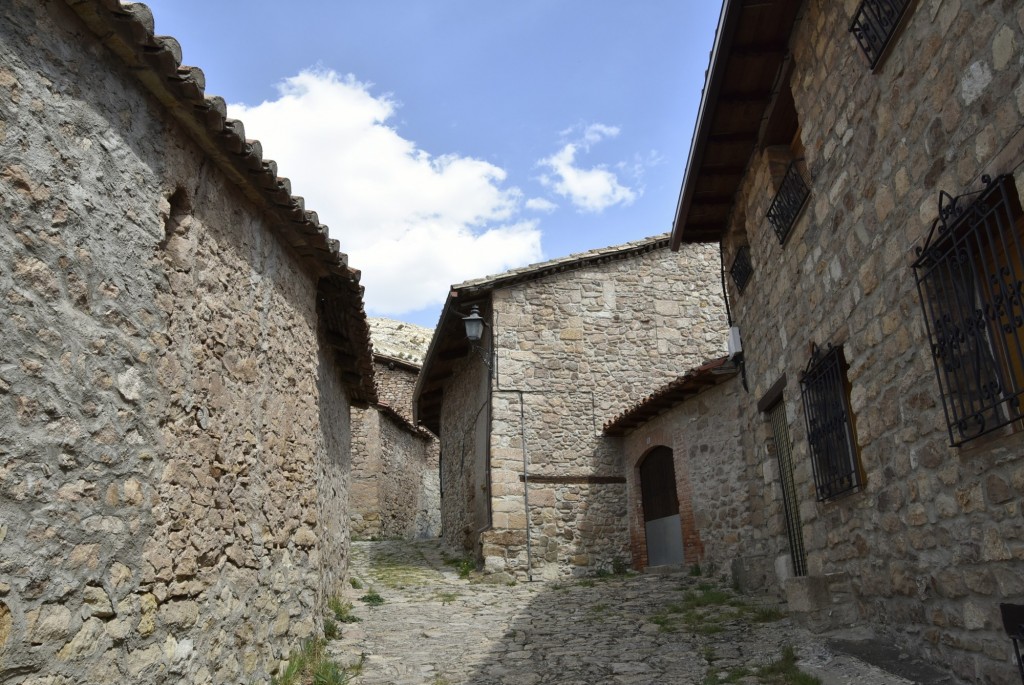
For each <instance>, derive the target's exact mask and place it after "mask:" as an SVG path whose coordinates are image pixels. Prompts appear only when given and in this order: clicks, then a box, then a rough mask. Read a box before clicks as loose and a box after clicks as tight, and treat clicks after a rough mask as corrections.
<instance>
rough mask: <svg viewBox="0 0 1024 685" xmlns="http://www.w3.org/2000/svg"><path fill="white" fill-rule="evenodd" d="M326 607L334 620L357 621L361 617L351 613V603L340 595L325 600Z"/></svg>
mask: <svg viewBox="0 0 1024 685" xmlns="http://www.w3.org/2000/svg"><path fill="white" fill-rule="evenodd" d="M327 608H328V609H330V611H331V613H332V614H334V620H335V621H338V622H340V623H359V621H361V620H362V619H361V618H359V617H358V616H355V615H354V614H353V613H352V604H351V603H350V602H346V601H344V600H342V599H341V598H340V597H331V598H330V599H328V600H327Z"/></svg>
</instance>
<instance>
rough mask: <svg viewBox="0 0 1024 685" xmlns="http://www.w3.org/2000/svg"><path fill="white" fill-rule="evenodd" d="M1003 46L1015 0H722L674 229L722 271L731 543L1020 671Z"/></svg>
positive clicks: (1015, 338) (865, 611)
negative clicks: (1011, 636)
mask: <svg viewBox="0 0 1024 685" xmlns="http://www.w3.org/2000/svg"><path fill="white" fill-rule="evenodd" d="M1022 66H1024V8H1022V7H1021V4H1020V3H1019V2H1010V1H1005V2H1003V1H993V2H980V3H961V2H959V1H958V0H932V1H922V2H881V1H880V0H862V1H861V2H855V1H854V0H849V1H847V2H824V1H821V0H812V1H809V2H793V1H791V2H786V1H782V0H774V1H772V2H762V3H746V2H742V1H739V0H727V2H725V6H724V9H723V13H722V19H721V22H720V25H719V31H718V36H717V38H716V42H715V48H714V51H713V54H712V60H711V66H710V69H709V72H708V80H707V83H706V85H705V90H704V97H703V101H702V104H701V109H700V113H699V118H698V124H697V128H696V131H695V135H694V139H693V145H692V149H691V155H690V159H689V162H688V165H687V169H686V175H685V179H684V182H683V186H682V190H681V195H680V202H679V208H678V213H677V216H676V220H675V225H674V228H673V233H672V245H673V248H675V249H684V250H689V249H691V248H690V246H691V245H692V244H693V243H719V245H720V247H721V250H722V253H723V262H724V264H725V265H726V267H727V269H728V273H729V278H728V285H727V300H728V304H729V308H730V315H731V324H732V325H733V326H734V327H735V328H736V330H737V331H738V334H739V338H740V339H741V341H742V356H741V357H739V358H737V359H734V362H735V361H741V362H742V364H741V369H740V371H741V373H742V379H743V380H744V381H745V383H746V385H747V387H748V388H749V391H738V392H734V390H735V387H734V388H733V390H728V389H725V388H726V387H727V386H723V389H721V390H717V391H716V390H709V391H708V397H709V398H710V397H711V393H714V392H718V393H719V396H718V397H716V398H715V399H714V400H712V399H708V401H707V410H708V411H724V412H726V414H725V415H723V420H725V418H728V417H731V416H732V415H733V413H735V415H736V416H737V422H738V430H737V433H738V435H739V436H741V439H740V441H739V443H738V444H737V443H736V442H735V441H729V440H727V441H724V442H720V443H718V445H717V446H716V444H715V443H714V442H713V441H712V442H709V444H708V446H709V449H711V450H715V451H716V452H717V457H718V460H719V462H720V464H721V467H720V468H721V469H723V470H726V471H730V472H731V474H723V477H722V478H719V479H716V482H719V483H720V482H724V479H725V478H726V477H728V478H734V479H736V481H737V483H736V485H737V487H743V482H744V481H745V482H746V487H745V491H746V492H749V497H750V500H749V502H748V503H747V505H746V508H744V507H742V506H739V505H737V513H738V515H739V516H741V517H747V518H746V519H745V520H746V522H747V523H748V524H749V525H748V526H746V527H745V529H744V530H740V531H738V532H737V535H738V536H739V541H740V543H741V544H747V543H746V542H745V540H749V544H750V545H751V546H752V550H751V552H752V554H751V556H756V553H758V552H760V551H762V550H763V551H764V552H765V553H767V554H768V556H769V557H774V558H775V561H776V562H777V563H776V564H774V565H775V566H776V567H777V568H778V570H779V572H778V573H777V574H772V576H773V577H774V578H777V580H778V581H782V582H783V583H784V587H785V590H786V593H787V596H788V597H789V598H790V602H791V607H793V608H794V609H796V610H798V611H799V612H801V613H803V614H805V615H806V617H807V619H808V620H810V621H812V622H814V623H815V624H816V625H829V624H833V625H834V624H836V623H844V622H848V621H853V620H856V621H861V622H866V623H868V624H871V625H874V626H875V627H876V628H877V629H878V630H880V631H882V632H884V633H888V634H891V636H892V637H893V639H894V640H895V641H896V642H897V643H899V644H900V645H902V646H904V647H907V648H910V649H912V650H914V651H915V652H918V653H920V654H923V655H925V656H926V657H927V658H928V660H930V661H933V662H935V663H938V664H941V665H943V666H946V667H948V668H949V669H951V670H952V671H953V672H954V673H955V674H956V675H957V677H959V678H961V679H962V680H963V681H965V682H974V683H1012V682H1016V680H1017V679H1018V678H1019V676H1018V675H1017V672H1016V668H1015V666H1014V665H1013V663H1012V659H1011V654H1012V647H1011V645H1010V641H1009V640H1008V639H1007V637H1006V635H1005V633H1004V632H1003V628H1002V623H1001V620H1000V610H999V604H1000V602H1011V603H1014V602H1015V603H1024V519H1022V517H1021V511H1022V509H1021V507H1022V505H1024V500H1022V492H1024V457H1022V454H1024V436H1022V434H1021V432H1020V429H1021V418H1022V411H1021V405H1020V397H1021V395H1022V394H1024V373H1022V368H1024V364H1022V357H1024V355H1022V353H1021V350H1022V349H1024V346H1022V340H1021V337H1022V333H1021V331H1022V327H1021V317H1022V313H1024V312H1022V307H1021V297H1020V292H1021V283H1022V282H1024V270H1022V259H1021V242H1022V240H1024V236H1022V233H1024V223H1022V219H1021V214H1022V212H1021V205H1020V199H1021V197H1022V194H1024V167H1022V163H1024V128H1022V127H1024V79H1022V74H1024V69H1022ZM736 382H737V381H735V380H734V381H729V382H728V383H729V384H732V385H734V386H735V384H736ZM726 392H730V393H732V395H733V397H725V396H724V395H722V394H721V393H726ZM700 397H701V396H700V395H698V396H697V397H696V398H694V399H690V400H687V401H686V402H684V403H682V404H680V405H678V407H677V408H676V409H674V410H672V413H671V414H670V415H666V416H665V417H662V418H660V419H655V421H659V420H660V421H664V422H668V425H666V426H665V429H666V430H667V431H669V432H671V431H672V430H676V427H678V428H679V429H680V430H683V429H685V426H684V425H683V423H682V413H685V411H688V410H686V409H685V408H686V407H687V405H691V406H692V404H693V403H694V402H700ZM719 400H721V402H722V403H724V406H716V405H717V404H718V402H719ZM733 402H735V405H733V404H732V403H733ZM681 412H682V413H681ZM673 421H677V423H676V424H675V426H676V427H673V426H672V422H673ZM641 428H643V427H642V426H638V427H637V429H641ZM655 428H656V426H651V427H649V428H647V429H646V430H650V431H652V432H654V431H655ZM726 437H728V436H726ZM671 439H672V437H671V435H668V436H666V437H664V438H662V441H663V443H664V444H665V445H666V446H668V447H671V443H670V442H669V441H670V440H671ZM632 449H634V450H635V449H636V448H632ZM752 467H753V468H752ZM692 479H693V476H692V475H691V480H692ZM694 497H695V498H698V499H699V497H700V492H697V493H696V494H695V495H694ZM703 540H704V542H705V544H707V538H706V536H705V537H703ZM738 553H740V554H742V553H743V552H742V550H741V551H740V552H738ZM769 567H770V565H769Z"/></svg>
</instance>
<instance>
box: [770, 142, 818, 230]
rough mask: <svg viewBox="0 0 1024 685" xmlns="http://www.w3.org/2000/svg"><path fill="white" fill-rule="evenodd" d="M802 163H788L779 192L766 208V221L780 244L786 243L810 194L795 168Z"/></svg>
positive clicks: (794, 161)
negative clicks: (770, 225) (769, 223)
mask: <svg viewBox="0 0 1024 685" xmlns="http://www.w3.org/2000/svg"><path fill="white" fill-rule="evenodd" d="M802 161H803V160H793V161H792V162H790V164H789V168H787V169H786V175H785V176H784V177H783V179H782V185H780V186H779V192H778V193H776V194H775V199H774V200H772V206H771V207H769V208H768V221H770V222H771V224H772V228H774V229H775V235H776V236H778V238H779V243H780V244H782V243H785V242H786V237H787V236H788V235H789V232H790V230H792V228H793V224H795V223H796V220H797V218H798V217H799V216H800V210H802V209H803V207H804V204H805V203H806V202H807V198H808V197H809V196H810V194H811V189H810V188H808V187H807V183H806V182H805V181H804V177H803V176H801V175H800V170H799V168H797V162H802Z"/></svg>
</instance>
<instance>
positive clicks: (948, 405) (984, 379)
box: [913, 175, 1024, 447]
mask: <svg viewBox="0 0 1024 685" xmlns="http://www.w3.org/2000/svg"><path fill="white" fill-rule="evenodd" d="M982 182H983V183H984V184H985V187H984V188H983V189H982V190H980V191H977V192H975V193H968V194H965V195H961V196H959V197H952V196H950V195H949V194H948V193H945V192H942V193H940V194H939V216H938V218H937V219H936V220H935V221H934V222H933V223H932V227H931V230H930V231H929V233H928V237H927V239H926V240H925V244H924V247H918V248H917V260H916V261H915V262H914V264H913V269H914V276H915V278H916V280H917V291H918V296H919V297H920V300H921V308H922V310H923V312H924V320H925V325H926V327H927V330H928V339H929V342H930V343H931V353H932V361H933V362H934V363H935V376H936V378H937V380H938V383H939V390H940V394H941V395H942V406H943V410H944V412H945V417H946V424H947V427H948V430H949V443H950V445H952V446H954V447H955V446H958V445H962V444H963V443H965V442H967V441H968V440H972V439H974V438H977V437H979V436H981V435H985V434H986V433H991V432H992V431H995V430H997V429H999V428H1002V427H1003V426H1006V425H1008V424H1011V423H1013V422H1015V421H1019V420H1020V419H1021V418H1022V417H1024V408H1022V406H1021V405H1022V397H1024V251H1022V249H1021V235H1020V233H1021V229H1020V227H1019V226H1018V225H1017V222H1018V221H1020V220H1021V219H1020V216H1021V213H1022V212H1021V206H1020V199H1019V198H1018V197H1017V192H1016V189H1015V188H1014V186H1013V179H1012V178H1011V177H1009V176H1005V175H1004V176H999V177H997V178H995V179H991V178H989V177H988V176H985V177H983V178H982ZM971 196H976V197H975V199H973V201H970V202H969V203H968V202H967V200H968V198H970V197H971Z"/></svg>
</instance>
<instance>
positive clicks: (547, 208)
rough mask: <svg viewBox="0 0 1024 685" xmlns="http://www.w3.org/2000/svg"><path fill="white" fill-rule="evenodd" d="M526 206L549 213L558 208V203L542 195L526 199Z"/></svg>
mask: <svg viewBox="0 0 1024 685" xmlns="http://www.w3.org/2000/svg"><path fill="white" fill-rule="evenodd" d="M526 208H527V209H532V210H533V211H535V212H548V213H550V212H553V211H555V210H556V209H558V205H556V204H555V203H554V202H552V201H551V200H548V199H546V198H543V197H531V198H530V199H529V200H527V201H526Z"/></svg>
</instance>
